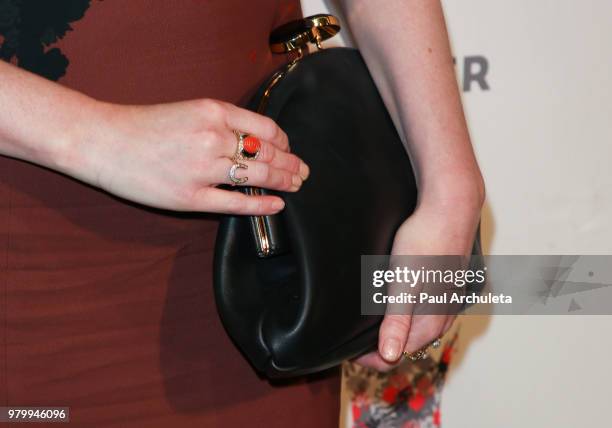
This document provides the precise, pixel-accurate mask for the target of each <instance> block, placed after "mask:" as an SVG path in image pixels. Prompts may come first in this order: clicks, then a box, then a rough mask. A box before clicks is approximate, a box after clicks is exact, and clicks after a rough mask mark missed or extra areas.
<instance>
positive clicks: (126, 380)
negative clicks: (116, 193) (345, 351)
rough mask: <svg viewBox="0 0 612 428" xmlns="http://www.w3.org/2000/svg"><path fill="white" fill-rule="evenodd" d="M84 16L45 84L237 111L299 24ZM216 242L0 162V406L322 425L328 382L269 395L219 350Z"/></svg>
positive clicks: (145, 2)
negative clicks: (285, 35)
mask: <svg viewBox="0 0 612 428" xmlns="http://www.w3.org/2000/svg"><path fill="white" fill-rule="evenodd" d="M30 3H32V2H30ZM42 3H43V2H41V4H42ZM44 3H52V2H44ZM53 3H54V2H53ZM83 3H85V4H87V7H86V9H87V10H86V11H85V13H84V16H83V17H82V18H80V19H75V20H74V22H72V23H71V24H70V25H71V26H72V28H73V30H72V31H68V32H67V33H66V34H65V36H64V37H63V38H62V39H61V41H59V42H58V43H56V44H54V45H52V46H51V48H58V49H60V50H61V54H62V55H65V57H67V58H68V60H69V61H70V63H69V64H68V66H67V68H66V74H65V76H63V77H62V78H61V79H60V80H59V82H60V83H62V84H64V85H66V86H69V87H71V88H75V89H77V90H79V91H82V92H84V93H86V94H89V95H91V96H94V97H96V98H98V99H101V100H105V101H111V102H117V103H158V102H168V101H177V100H185V99H193V98H198V97H211V98H217V99H222V100H226V101H229V102H233V103H238V104H240V103H243V102H244V101H245V100H246V99H248V97H249V96H250V94H251V93H252V92H253V91H254V89H255V88H256V87H257V86H258V85H259V84H260V83H261V82H262V80H264V79H265V77H266V76H268V75H269V74H270V73H271V72H272V71H273V70H274V69H275V68H276V67H278V66H279V65H280V64H281V63H282V62H283V61H285V60H286V59H285V58H283V57H272V55H271V54H270V52H269V49H268V45H267V39H268V34H269V32H270V30H271V29H272V28H274V27H275V26H276V25H278V24H280V23H283V22H286V21H287V20H289V19H294V18H296V17H298V16H299V15H300V14H301V10H300V5H299V2H298V1H297V0H257V1H245V0H200V1H195V0H189V1H188V0H184V1H151V0H130V1H120V0H105V1H95V0H94V1H91V3H90V4H89V2H82V1H81V4H83ZM0 41H1V40H0ZM47 49H48V48H47ZM56 53H57V52H56ZM24 63H25V60H24ZM216 229H217V218H216V217H215V216H212V215H206V214H201V215H200V214H175V213H171V212H165V211H161V210H153V209H148V208H145V207H143V206H139V205H137V204H131V203H128V202H126V201H124V200H121V199H118V198H115V197H113V196H111V195H109V194H106V193H104V192H102V191H99V190H97V189H94V188H91V187H89V186H86V185H84V184H82V183H80V182H78V181H76V180H73V179H71V178H69V177H66V176H63V175H61V174H58V173H55V172H53V171H49V170H46V169H44V168H41V167H38V166H35V165H32V164H29V163H27V162H22V161H18V160H14V159H10V158H6V157H2V156H0V406H3V405H13V406H70V408H71V419H72V422H71V424H72V425H74V426H84V427H94V426H117V427H119V426H121V427H132V426H133V427H169V426H176V427H196V426H197V427H292V428H298V427H317V428H324V427H335V426H337V425H338V422H337V421H338V407H339V405H338V402H339V387H340V383H339V379H338V376H337V373H333V374H332V375H324V376H318V377H317V378H316V379H314V378H311V379H305V380H302V381H300V382H298V383H293V384H289V385H274V386H273V385H270V384H269V383H268V382H267V381H265V380H262V379H260V378H258V377H257V376H256V374H255V373H254V371H253V370H252V368H251V367H250V366H249V365H248V363H246V362H245V360H244V359H243V357H242V356H241V355H240V353H239V352H238V351H237V350H236V349H235V348H234V346H233V345H232V343H231V342H230V340H229V339H228V338H227V336H226V334H225V332H224V331H223V328H222V326H221V324H220V321H219V319H218V316H217V313H216V310H215V307H214V301H213V293H212V284H211V276H212V275H211V270H212V252H213V243H214V239H215V234H216Z"/></svg>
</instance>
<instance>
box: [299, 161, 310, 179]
mask: <svg viewBox="0 0 612 428" xmlns="http://www.w3.org/2000/svg"><path fill="white" fill-rule="evenodd" d="M309 175H310V168H308V165H306V164H305V163H304V162H301V163H300V177H302V180H306V179H307V178H308V176H309Z"/></svg>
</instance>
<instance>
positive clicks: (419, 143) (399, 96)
mask: <svg viewBox="0 0 612 428" xmlns="http://www.w3.org/2000/svg"><path fill="white" fill-rule="evenodd" d="M342 5H343V9H344V12H345V15H346V18H347V20H348V23H349V25H350V27H351V29H352V32H353V34H354V37H355V40H356V43H357V45H358V47H359V49H360V51H361V53H362V55H363V57H364V59H365V61H366V63H367V65H368V68H369V69H370V71H371V73H372V76H373V78H374V80H375V81H376V84H377V86H378V88H379V90H380V92H381V95H382V97H383V99H384V101H385V104H386V105H387V107H388V109H389V112H390V114H391V116H392V118H393V120H394V122H395V124H396V126H397V128H398V130H399V132H400V134H402V137H403V138H404V140H405V141H406V142H407V145H408V146H407V149H408V150H409V152H410V155H411V159H412V161H413V164H414V167H415V172H416V175H417V180H418V185H419V195H420V197H419V198H420V199H419V204H420V205H421V204H426V205H438V206H440V205H442V206H444V205H449V206H453V207H454V209H455V210H456V209H458V208H459V206H458V205H460V206H461V207H463V208H464V209H465V210H472V211H477V210H479V209H480V206H481V205H482V201H483V198H484V186H483V183H482V177H481V175H480V170H479V168H478V165H477V163H476V160H475V157H474V153H473V149H472V145H471V142H470V137H469V133H468V129H467V125H466V121H465V118H464V114H463V108H462V104H461V99H460V95H459V90H458V87H457V81H456V77H455V72H454V65H453V60H452V54H451V51H450V46H449V41H448V36H447V31H446V25H445V22H444V15H443V12H442V7H441V5H440V2H439V1H438V0H378V1H376V0H343V1H342Z"/></svg>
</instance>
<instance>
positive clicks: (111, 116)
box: [54, 100, 309, 215]
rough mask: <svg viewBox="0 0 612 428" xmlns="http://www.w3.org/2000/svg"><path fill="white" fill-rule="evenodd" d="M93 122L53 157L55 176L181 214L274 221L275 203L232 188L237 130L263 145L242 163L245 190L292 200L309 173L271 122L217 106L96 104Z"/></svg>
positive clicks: (213, 103) (84, 125) (81, 127)
mask: <svg viewBox="0 0 612 428" xmlns="http://www.w3.org/2000/svg"><path fill="white" fill-rule="evenodd" d="M94 103H95V107H94V108H92V109H91V110H92V112H93V114H90V115H89V116H87V117H88V119H86V120H85V121H80V123H79V124H78V125H76V126H75V128H74V130H72V133H71V138H70V141H69V143H68V144H65V145H63V146H62V151H61V152H59V153H56V155H55V157H54V159H55V161H56V163H57V167H56V169H59V170H61V171H64V172H66V173H68V174H69V175H72V176H75V177H76V178H79V179H81V180H83V181H85V182H88V183H90V184H92V185H94V186H97V187H100V188H102V189H105V190H107V191H108V192H110V193H113V194H115V195H117V196H120V197H123V198H126V199H129V200H131V201H135V202H139V203H142V204H145V205H149V206H153V207H157V208H164V209H170V210H178V211H203V212H216V213H235V214H251V215H255V214H260V215H264V214H273V213H276V212H278V211H280V210H281V209H282V208H283V207H284V203H283V201H282V199H281V198H279V197H276V196H247V195H245V194H243V193H242V192H234V191H229V190H222V189H219V188H217V186H218V185H220V184H230V180H229V175H228V173H229V170H230V168H231V166H232V164H233V163H234V162H233V161H232V160H231V157H232V156H233V155H234V154H235V152H236V147H237V140H236V136H235V135H234V133H233V130H239V131H241V132H246V133H249V134H252V135H253V136H256V137H257V138H259V140H260V141H261V149H260V154H259V157H258V159H257V160H246V161H241V163H244V164H246V165H247V167H248V169H238V170H237V171H238V172H237V174H236V175H237V177H238V178H241V177H248V182H247V183H245V185H249V186H256V187H263V188H267V189H274V190H281V191H288V192H294V191H297V190H298V189H299V188H300V186H301V185H302V181H303V180H305V179H306V178H307V177H308V173H309V170H308V167H307V166H306V164H305V163H304V162H303V161H302V160H300V159H299V158H298V157H297V156H295V155H293V154H291V153H289V144H288V141H287V135H286V134H285V133H284V132H283V131H282V130H281V129H280V128H279V127H278V126H277V125H276V124H275V123H274V122H273V121H272V120H271V119H269V118H266V117H264V116H261V115H258V114H256V113H252V112H250V111H247V110H244V109H241V108H238V107H236V106H234V105H232V104H229V103H225V102H221V101H215V100H195V101H185V102H178V103H171V104H160V105H153V106H120V105H112V104H103V103H99V102H97V101H94Z"/></svg>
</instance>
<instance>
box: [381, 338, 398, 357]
mask: <svg viewBox="0 0 612 428" xmlns="http://www.w3.org/2000/svg"><path fill="white" fill-rule="evenodd" d="M400 348H401V344H400V341H399V340H397V339H387V340H385V343H383V347H382V357H383V358H384V359H385V360H387V361H397V360H398V359H399V357H400V352H401V349H400Z"/></svg>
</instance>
